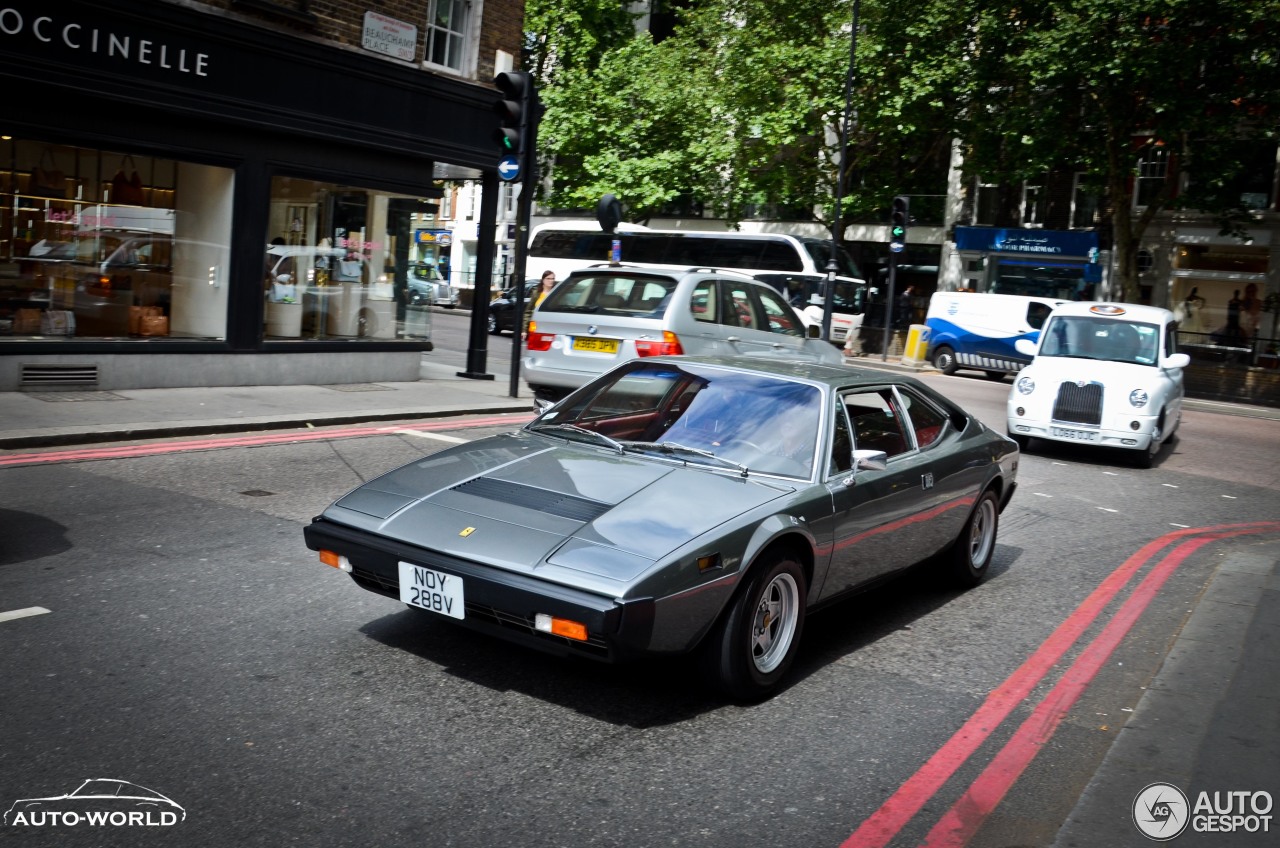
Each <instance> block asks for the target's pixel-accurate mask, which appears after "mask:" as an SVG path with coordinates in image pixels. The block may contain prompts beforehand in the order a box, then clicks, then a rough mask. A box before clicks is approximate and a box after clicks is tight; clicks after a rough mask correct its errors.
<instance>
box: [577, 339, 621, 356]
mask: <svg viewBox="0 0 1280 848" xmlns="http://www.w3.org/2000/svg"><path fill="white" fill-rule="evenodd" d="M573 349H574V350H589V351H592V352H593V353H617V352H618V340H617V339H593V338H587V337H585V336H574V338H573Z"/></svg>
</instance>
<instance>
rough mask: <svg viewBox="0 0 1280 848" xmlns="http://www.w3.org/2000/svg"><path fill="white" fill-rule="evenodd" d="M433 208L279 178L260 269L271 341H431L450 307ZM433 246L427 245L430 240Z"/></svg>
mask: <svg viewBox="0 0 1280 848" xmlns="http://www.w3.org/2000/svg"><path fill="white" fill-rule="evenodd" d="M434 207H435V204H434V203H433V202H431V201H429V200H428V199H426V198H421V197H414V196H406V195H398V194H393V193H389V192H383V191H375V190H372V189H365V188H360V187H356V186H348V185H340V184H336V183H328V182H322V181H319V180H310V179H305V178H298V177H287V176H277V177H275V178H274V179H273V180H272V183H271V205H270V215H269V219H268V232H267V237H266V238H265V239H264V240H263V242H264V246H265V261H264V264H263V297H264V300H265V308H264V310H263V315H264V334H265V337H266V339H267V340H268V341H279V340H293V339H298V340H306V339H350V340H386V339H425V338H428V337H429V336H430V311H429V308H430V306H431V304H433V303H436V302H451V300H446V298H450V292H449V284H448V282H447V271H448V265H449V256H448V252H449V244H448V243H447V242H448V240H447V239H446V240H441V239H440V238H438V237H437V236H438V232H439V231H438V230H437V229H435V228H436V227H437V226H438V225H437V224H436V219H435V216H434V214H432V213H426V212H424V211H422V210H423V209H424V208H434ZM427 235H429V236H431V237H430V238H428V237H426V236H427Z"/></svg>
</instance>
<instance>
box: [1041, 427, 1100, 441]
mask: <svg viewBox="0 0 1280 848" xmlns="http://www.w3.org/2000/svg"><path fill="white" fill-rule="evenodd" d="M1049 434H1050V435H1053V436H1057V437H1058V438H1059V439H1075V440H1076V441H1080V442H1096V441H1097V440H1098V434H1097V433H1095V432H1093V431H1092V430H1069V429H1067V428H1066V427H1050V428H1049Z"/></svg>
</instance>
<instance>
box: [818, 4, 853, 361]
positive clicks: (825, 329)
mask: <svg viewBox="0 0 1280 848" xmlns="http://www.w3.org/2000/svg"><path fill="white" fill-rule="evenodd" d="M860 2H861V0H853V23H852V27H851V29H850V32H849V73H848V74H847V75H846V76H845V79H844V114H843V115H842V116H841V118H840V164H839V165H838V170H837V171H836V204H835V215H834V216H833V217H832V219H831V256H830V257H828V259H827V280H826V286H825V288H824V289H823V296H822V340H823V341H831V308H832V304H833V302H834V301H835V293H836V272H837V271H838V270H839V268H840V266H839V265H838V264H837V263H836V251H837V250H839V249H840V241H841V236H843V235H844V233H843V230H844V227H843V226H842V221H841V217H840V216H841V208H840V207H841V205H842V204H843V203H844V175H845V166H846V165H847V164H848V163H847V162H845V158H846V157H847V155H848V152H849V120H850V115H851V113H852V112H853V74H854V61H855V60H856V58H857V56H858V11H859V8H858V7H859V5H860Z"/></svg>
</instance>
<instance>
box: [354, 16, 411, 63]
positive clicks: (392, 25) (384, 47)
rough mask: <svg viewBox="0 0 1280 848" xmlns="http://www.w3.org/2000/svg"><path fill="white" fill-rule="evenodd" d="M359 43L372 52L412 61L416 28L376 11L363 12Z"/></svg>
mask: <svg viewBox="0 0 1280 848" xmlns="http://www.w3.org/2000/svg"><path fill="white" fill-rule="evenodd" d="M360 45H361V46H362V47H364V49H365V50H371V51H373V52H374V53H382V54H383V55H385V56H393V57H395V58H396V59H403V60H404V61H406V62H412V61H413V57H414V54H415V52H416V51H417V49H418V28H417V27H416V26H414V25H413V24H407V23H405V22H404V21H397V20H396V19H395V18H388V17H387V16H386V15H379V14H378V13H377V12H365V13H364V34H363V35H362V36H361V39H360Z"/></svg>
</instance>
